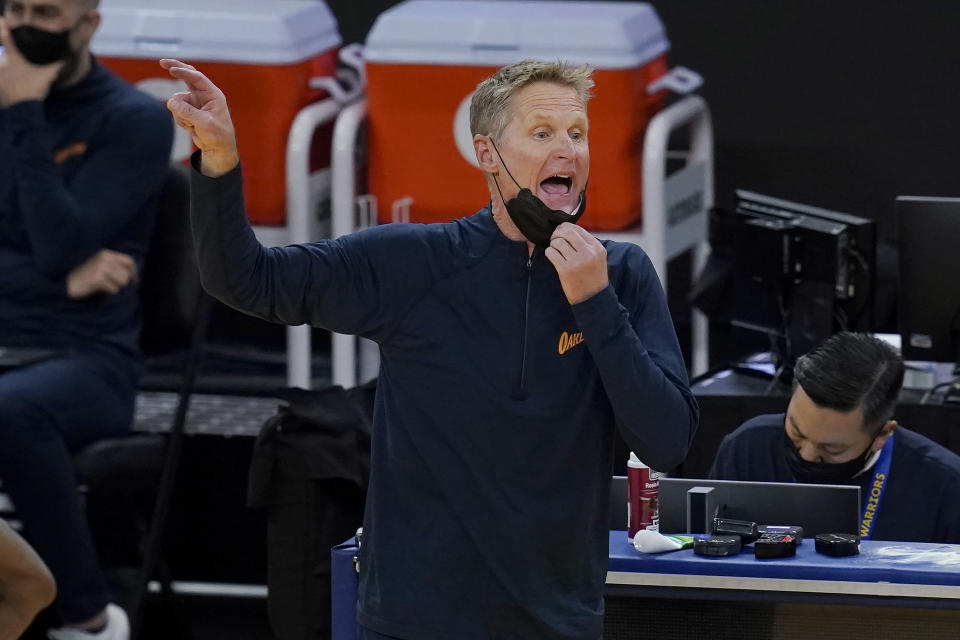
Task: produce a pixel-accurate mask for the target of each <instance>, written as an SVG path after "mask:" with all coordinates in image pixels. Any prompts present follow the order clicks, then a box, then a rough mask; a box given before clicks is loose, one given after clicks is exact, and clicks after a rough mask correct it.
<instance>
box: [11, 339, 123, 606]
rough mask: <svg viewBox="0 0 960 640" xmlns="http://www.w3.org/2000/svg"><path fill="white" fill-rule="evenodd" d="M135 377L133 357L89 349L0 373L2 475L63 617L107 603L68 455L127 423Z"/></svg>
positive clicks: (71, 461) (111, 433)
mask: <svg viewBox="0 0 960 640" xmlns="http://www.w3.org/2000/svg"><path fill="white" fill-rule="evenodd" d="M135 377H136V367H135V365H134V364H133V363H132V362H130V361H127V360H125V359H122V358H108V357H106V356H101V355H94V354H71V355H67V356H64V357H58V358H53V359H50V360H46V361H43V362H39V363H36V364H33V365H30V366H26V367H23V368H20V369H14V370H12V371H7V372H5V373H3V374H0V478H2V480H3V485H4V491H5V492H6V493H7V494H9V495H10V498H11V499H12V500H13V504H14V507H15V508H16V511H17V514H18V515H19V516H20V518H21V519H22V521H23V524H24V533H25V536H26V538H27V540H28V541H29V542H30V543H31V544H32V545H33V547H34V548H35V549H36V551H37V553H39V554H40V557H41V558H43V560H44V562H46V564H47V566H48V567H49V568H50V571H51V572H52V573H53V577H54V578H55V579H56V582H57V609H58V612H59V614H60V616H61V617H62V618H63V620H64V622H66V623H76V622H83V621H85V620H88V619H89V618H92V617H93V616H95V615H96V614H97V613H99V612H100V611H101V610H102V609H103V608H104V607H105V606H106V605H107V602H108V596H107V590H106V586H105V583H104V580H103V576H102V574H101V572H100V569H99V566H98V564H97V555H96V552H95V550H94V547H93V542H92V540H91V536H90V529H89V526H88V525H87V519H86V514H85V513H84V511H83V504H82V502H81V500H80V497H79V495H78V493H77V485H76V479H75V477H74V472H73V460H72V454H73V453H74V452H76V451H77V450H79V449H80V448H82V447H83V446H85V445H87V444H89V443H90V442H93V441H94V440H97V439H99V438H102V437H106V436H114V435H119V434H122V433H124V432H126V431H128V430H129V429H130V425H131V422H132V418H133V402H134V395H135V392H136V379H135Z"/></svg>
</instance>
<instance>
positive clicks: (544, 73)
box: [470, 58, 593, 138]
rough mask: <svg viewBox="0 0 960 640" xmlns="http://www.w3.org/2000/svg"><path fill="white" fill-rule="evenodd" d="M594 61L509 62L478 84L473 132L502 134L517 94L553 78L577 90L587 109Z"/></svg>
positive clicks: (473, 102) (472, 114)
mask: <svg viewBox="0 0 960 640" xmlns="http://www.w3.org/2000/svg"><path fill="white" fill-rule="evenodd" d="M592 73H593V67H591V66H590V65H586V64H583V65H579V66H573V65H570V64H568V63H566V62H561V61H558V62H544V61H542V60H534V59H532V58H527V59H525V60H521V61H520V62H515V63H513V64H510V65H507V66H505V67H503V68H501V69H500V70H498V71H497V72H496V73H495V74H493V75H492V76H490V77H489V78H487V79H486V80H484V81H483V82H481V83H480V84H478V85H477V90H476V91H474V93H473V98H472V99H471V100H470V133H471V134H473V135H476V134H478V133H480V134H483V135H487V136H491V137H492V138H499V137H500V136H501V135H502V134H503V130H504V129H506V128H507V123H508V122H509V121H510V115H511V114H510V99H511V98H512V97H513V94H514V93H516V92H517V91H519V90H520V89H522V88H524V87H525V86H527V85H529V84H532V83H534V82H552V83H554V84H559V85H562V86H565V87H570V88H571V89H573V90H574V91H576V92H577V95H578V96H579V97H580V101H581V102H583V108H584V110H586V108H587V101H589V100H590V90H591V89H592V88H593V80H592V79H591V78H590V75H591V74H592Z"/></svg>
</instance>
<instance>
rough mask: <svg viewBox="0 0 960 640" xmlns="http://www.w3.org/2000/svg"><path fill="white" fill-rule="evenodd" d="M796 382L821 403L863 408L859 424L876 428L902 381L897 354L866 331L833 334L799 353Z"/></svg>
mask: <svg viewBox="0 0 960 640" xmlns="http://www.w3.org/2000/svg"><path fill="white" fill-rule="evenodd" d="M793 375H794V380H795V383H796V384H799V385H800V386H801V387H803V390H804V392H805V393H806V394H807V395H808V396H810V399H811V400H813V402H814V403H815V404H816V405H817V406H818V407H821V408H824V409H833V410H834V411H853V410H854V409H856V408H857V407H861V408H862V409H863V425H864V427H865V428H866V429H867V431H870V432H872V433H879V432H880V430H881V428H882V427H883V425H884V424H886V422H887V420H889V419H890V418H891V417H892V416H893V409H894V406H895V405H896V404H897V396H898V394H899V393H900V387H901V386H902V385H903V358H901V357H900V354H899V353H898V352H897V350H896V349H894V348H893V347H892V346H890V345H889V344H887V343H886V342H884V341H883V340H880V339H879V338H874V337H873V336H871V335H869V334H866V333H850V332H842V333H837V334H834V335H832V336H830V337H829V338H827V339H826V340H824V341H823V343H821V344H820V346H818V347H816V348H815V349H813V350H812V351H810V352H808V353H807V354H805V355H803V356H801V357H800V359H798V360H797V364H796V366H795V367H794V369H793Z"/></svg>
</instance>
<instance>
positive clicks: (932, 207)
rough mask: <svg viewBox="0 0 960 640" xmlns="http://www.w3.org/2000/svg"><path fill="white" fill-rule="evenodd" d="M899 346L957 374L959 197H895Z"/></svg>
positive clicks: (959, 371)
mask: <svg viewBox="0 0 960 640" xmlns="http://www.w3.org/2000/svg"><path fill="white" fill-rule="evenodd" d="M897 219H898V226H899V239H900V242H899V251H900V279H899V295H898V308H899V315H900V317H899V324H900V337H901V344H900V348H901V352H902V353H903V357H904V359H906V360H925V361H930V362H950V363H953V364H954V365H955V369H954V373H955V374H960V198H927V197H919V196H900V197H899V198H897Z"/></svg>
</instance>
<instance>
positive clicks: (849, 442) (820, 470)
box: [710, 333, 960, 544]
mask: <svg viewBox="0 0 960 640" xmlns="http://www.w3.org/2000/svg"><path fill="white" fill-rule="evenodd" d="M903 371H904V370H903V360H902V359H901V358H900V354H899V353H897V351H896V350H895V349H893V347H891V346H889V345H888V344H886V343H884V342H883V341H881V340H879V339H877V338H874V337H873V336H870V335H866V334H855V333H838V334H836V335H834V336H832V337H830V338H828V339H827V340H826V341H825V342H824V343H823V344H821V345H820V346H818V347H817V348H816V349H814V350H813V351H811V352H809V353H807V354H806V355H804V356H803V357H801V358H800V359H799V360H798V361H797V365H796V367H795V368H794V379H795V380H796V387H795V388H794V391H793V396H792V397H791V399H790V405H789V406H788V407H787V413H786V414H779V415H764V416H757V417H756V418H753V419H751V420H748V421H747V422H745V423H744V424H743V425H741V426H740V427H739V428H738V429H737V430H736V431H734V432H733V433H731V434H729V435H728V436H727V437H725V438H724V439H723V442H722V443H721V444H720V449H719V451H718V452H717V457H716V460H714V463H713V468H712V469H711V470H710V477H711V478H717V479H720V480H753V481H758V482H792V481H794V480H795V481H797V482H807V483H813V484H853V485H859V486H860V501H861V504H862V509H863V511H862V513H861V519H860V520H861V524H860V535H861V536H862V537H864V538H869V539H873V540H901V541H910V542H948V543H952V544H957V543H960V509H957V507H956V497H957V495H958V493H960V456H957V455H956V454H955V453H953V452H951V451H949V450H948V449H945V448H944V447H942V446H940V445H938V444H937V443H935V442H933V441H932V440H930V439H928V438H925V437H924V436H922V435H920V434H919V433H915V432H913V431H910V430H908V429H905V428H903V427H899V426H897V421H896V420H894V419H893V412H894V407H895V406H896V403H897V396H898V394H899V392H900V386H901V384H902V383H903Z"/></svg>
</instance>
